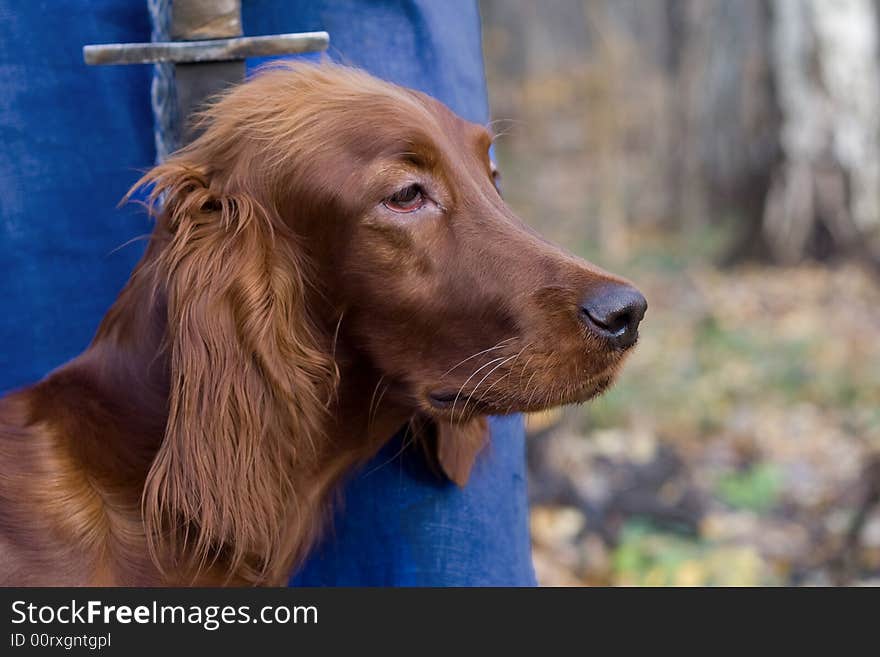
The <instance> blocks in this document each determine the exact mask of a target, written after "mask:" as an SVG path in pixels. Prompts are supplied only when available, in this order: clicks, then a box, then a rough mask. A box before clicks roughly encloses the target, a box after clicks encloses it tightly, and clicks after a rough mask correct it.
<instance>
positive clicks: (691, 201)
mask: <svg viewBox="0 0 880 657" xmlns="http://www.w3.org/2000/svg"><path fill="white" fill-rule="evenodd" d="M480 5H481V11H482V14H483V29H484V48H485V57H486V67H487V76H488V82H489V90H490V97H491V105H492V110H493V115H494V116H495V117H496V118H499V119H502V120H498V121H496V122H495V123H494V124H493V128H494V131H495V132H496V134H498V135H499V137H498V139H497V141H496V145H495V148H496V157H497V159H498V161H499V166H500V169H501V174H502V181H501V184H502V189H503V193H504V195H505V197H506V198H507V200H508V202H509V203H510V204H511V205H512V206H513V207H514V208H515V209H516V210H517V211H518V212H519V213H520V214H521V215H522V216H523V217H524V218H525V219H526V220H527V221H528V222H529V223H531V224H532V225H534V226H536V227H537V228H538V229H540V230H541V231H542V232H544V234H546V235H547V236H548V237H550V238H552V239H554V240H555V241H557V242H559V243H561V244H563V245H565V246H567V247H568V248H569V249H570V250H572V251H575V252H577V253H578V254H579V255H582V256H585V257H587V258H589V259H590V260H592V261H594V262H596V263H597V264H599V265H601V266H603V267H605V268H607V269H610V270H612V271H614V272H616V273H620V274H622V275H624V276H626V277H628V278H630V279H631V280H633V281H634V282H635V283H636V284H637V285H638V286H639V287H640V288H641V289H642V291H643V292H644V293H645V295H646V297H647V298H648V302H649V310H648V315H647V317H646V319H645V322H644V323H643V324H642V327H643V329H642V339H641V341H640V344H639V346H638V347H637V349H636V351H635V353H634V354H633V355H632V356H631V358H630V361H629V363H628V366H627V367H626V368H625V370H624V372H623V374H622V376H621V378H620V380H619V383H618V384H617V386H616V387H615V388H614V389H613V390H612V391H611V392H609V393H608V394H606V395H605V396H604V397H603V398H601V399H600V400H597V401H595V402H592V403H590V404H587V405H585V406H582V407H578V408H570V409H566V410H564V411H563V412H561V413H555V414H554V413H551V414H545V415H542V416H533V417H530V418H529V427H530V431H531V433H532V434H533V436H532V439H531V440H530V441H529V467H530V495H531V497H532V503H533V507H532V509H533V510H532V518H531V523H532V537H533V545H534V552H535V564H536V568H537V571H538V577H539V580H540V582H541V583H542V584H545V585H568V584H573V585H579V584H646V585H711V584H722V585H759V584H796V585H800V584H803V585H811V584H815V585H837V584H880V504H878V501H880V46H878V34H880V0H737V1H736V2H732V1H729V0H651V1H650V2H645V1H643V0H582V1H581V0H545V1H543V2H531V1H529V0H481V2H480ZM504 119H510V120H504Z"/></svg>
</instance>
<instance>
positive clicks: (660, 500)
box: [529, 242, 880, 585]
mask: <svg viewBox="0 0 880 657" xmlns="http://www.w3.org/2000/svg"><path fill="white" fill-rule="evenodd" d="M634 253H635V255H633V256H632V257H630V258H629V259H628V260H627V261H626V262H621V263H613V264H610V263H602V264H603V265H608V266H609V268H611V269H613V270H614V271H616V272H620V273H622V274H624V275H626V276H627V277H629V278H631V279H632V280H634V281H635V282H636V283H637V284H638V285H639V287H640V288H641V289H642V290H643V291H644V293H645V296H646V297H647V298H648V300H649V311H648V315H647V317H646V319H645V322H644V323H643V329H642V338H641V340H640V343H639V345H638V347H637V349H636V351H635V353H634V354H633V355H632V356H631V358H630V360H629V362H628V364H627V366H626V368H625V369H624V371H623V373H622V376H621V377H620V379H619V381H618V383H617V385H616V386H615V388H614V389H612V390H611V391H610V392H609V393H607V394H606V395H605V396H604V397H603V398H601V399H599V400H597V401H594V402H592V403H590V404H587V405H584V406H581V407H577V408H570V409H567V410H565V411H564V412H563V413H562V416H561V418H560V417H554V416H550V417H540V416H538V417H532V418H530V420H529V421H530V426H531V428H532V431H533V433H535V434H538V435H535V436H533V437H532V438H531V439H530V442H529V451H530V454H529V458H530V468H531V480H530V487H531V495H532V498H533V500H532V501H533V507H532V509H533V510H532V518H531V520H532V537H533V545H534V556H535V565H536V569H537V572H538V577H539V581H540V582H541V583H542V584H545V585H568V584H574V585H579V584H615V585H616V584H624V585H714V584H718V585H764V584H804V585H809V584H841V583H873V584H877V583H880V506H875V507H871V508H869V507H868V506H867V505H866V504H865V500H866V497H867V496H868V495H869V493H870V488H871V486H872V485H875V486H877V485H878V484H877V482H878V479H880V461H878V456H877V455H878V454H880V283H878V279H877V278H876V276H873V275H872V274H871V273H869V272H867V271H865V270H863V269H860V268H858V267H857V266H854V265H840V266H827V265H820V264H814V265H803V266H799V267H796V268H775V267H764V266H759V265H741V266H738V267H735V268H731V269H720V268H718V267H715V266H713V265H712V264H710V260H709V259H708V258H704V257H685V256H684V255H682V254H686V253H688V247H687V245H683V244H681V243H676V242H668V243H666V244H662V243H657V242H655V243H653V245H649V246H645V245H642V246H641V247H640V248H638V249H636V250H635V252H634ZM548 425H552V427H553V428H550V429H548V428H547V427H548ZM872 471H873V472H872ZM860 514H861V516H863V517H860Z"/></svg>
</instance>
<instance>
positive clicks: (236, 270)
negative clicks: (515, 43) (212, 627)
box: [0, 65, 645, 586]
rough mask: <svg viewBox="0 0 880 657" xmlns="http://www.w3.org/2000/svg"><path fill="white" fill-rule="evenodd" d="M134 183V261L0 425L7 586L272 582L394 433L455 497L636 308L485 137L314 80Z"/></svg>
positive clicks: (360, 88) (259, 87)
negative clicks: (562, 237)
mask: <svg viewBox="0 0 880 657" xmlns="http://www.w3.org/2000/svg"><path fill="white" fill-rule="evenodd" d="M202 129H203V131H204V132H203V134H202V136H201V137H199V138H198V139H197V140H196V141H195V142H194V143H192V144H191V145H190V146H188V147H186V148H184V149H183V150H181V151H179V152H178V153H176V154H175V155H174V156H173V157H172V158H171V159H169V160H168V161H167V162H165V163H164V164H162V165H160V166H158V167H156V168H155V169H153V170H152V171H151V172H149V173H148V174H147V175H146V176H145V177H144V178H143V179H142V180H141V181H140V182H139V183H138V186H146V187H149V188H151V201H152V202H151V206H152V207H153V208H154V209H155V210H156V217H157V223H156V228H155V231H154V233H153V236H152V239H151V241H150V244H149V247H148V249H147V252H146V254H145V255H144V257H143V259H142V261H141V262H140V264H139V265H138V266H137V268H136V270H135V271H134V273H133V274H132V276H131V279H130V281H129V282H128V284H127V286H126V287H125V289H124V290H123V292H122V293H121V294H120V296H119V299H118V300H117V301H116V303H115V304H114V305H113V307H112V308H111V309H110V311H109V312H108V313H107V316H106V317H105V318H104V320H103V322H102V323H101V326H100V328H99V329H98V332H97V334H96V336H95V338H94V341H93V342H92V344H91V345H90V346H89V348H88V349H87V350H86V351H85V352H84V353H83V354H82V355H80V356H79V357H78V358H76V359H75V360H73V361H72V362H70V363H68V364H67V365H65V366H63V367H62V368H60V369H58V370H56V371H55V372H53V373H52V374H50V375H49V376H48V377H47V378H46V379H45V380H43V381H42V382H40V383H38V384H36V385H34V386H33V387H30V388H27V389H25V390H22V391H19V392H17V393H14V394H12V395H10V396H8V397H6V398H5V399H3V400H2V401H0V581H2V583H4V584H19V585H38V584H43V585H80V584H94V585H108V584H112V585H131V586H141V585H169V584H170V585H176V584H222V583H239V584H241V583H250V584H280V583H283V582H284V581H286V578H287V576H288V574H289V573H290V571H291V569H292V568H293V567H295V566H296V565H297V564H298V563H300V562H301V560H302V559H303V557H304V556H305V555H306V553H307V551H308V549H309V548H310V547H311V546H312V545H313V543H314V541H315V539H316V537H317V536H318V534H319V532H320V529H321V526H322V524H323V523H324V521H325V519H326V516H327V510H328V507H329V506H330V502H331V500H332V497H333V492H334V491H335V490H336V489H337V487H338V484H339V482H340V480H341V479H342V478H343V477H344V476H345V475H346V473H348V472H350V471H351V470H352V469H353V468H354V467H355V466H357V465H359V464H361V463H363V462H364V461H365V460H367V459H369V458H370V457H371V456H372V455H374V454H375V453H376V452H377V450H378V449H379V448H380V447H381V446H382V444H383V442H384V441H386V440H387V439H388V438H389V437H390V436H392V435H393V434H394V433H395V431H396V430H397V429H399V428H400V427H402V426H404V425H406V423H408V422H409V423H411V424H412V425H413V426H414V427H418V428H420V429H421V431H422V433H423V434H426V435H427V434H430V436H431V441H432V444H433V442H434V441H435V442H436V445H437V449H438V458H439V462H440V464H441V466H442V467H443V469H444V470H445V471H446V472H447V474H448V475H449V476H450V477H451V478H452V479H453V480H455V481H456V482H458V483H460V484H464V482H465V481H466V479H467V476H468V473H469V471H470V467H471V464H472V462H473V460H474V458H475V457H476V454H477V453H478V452H479V450H480V448H481V447H482V446H483V443H484V441H485V427H486V424H485V419H484V417H485V416H486V415H487V414H493V413H496V414H497V413H507V412H512V411H526V410H534V409H541V408H546V407H548V406H554V405H558V404H565V403H569V402H580V401H584V400H586V399H588V398H590V397H593V396H594V395H596V394H598V393H600V392H601V391H602V390H604V389H605V388H606V387H607V386H608V385H609V384H610V382H611V381H612V379H613V377H614V375H615V372H616V370H617V368H618V366H619V365H620V363H621V361H622V360H623V356H624V354H625V352H626V351H627V350H628V349H629V348H630V347H631V346H632V345H633V344H634V343H635V341H636V336H637V328H638V324H639V321H640V320H641V319H642V316H643V314H644V312H645V300H644V298H643V297H642V296H641V295H640V294H639V293H638V292H637V291H636V290H634V289H633V288H632V287H630V286H629V285H628V284H627V283H625V282H624V281H623V280H621V279H619V278H616V277H613V276H610V275H609V274H607V273H605V272H603V271H601V270H599V269H597V268H595V267H593V266H591V265H589V264H587V263H586V262H583V261H581V260H579V259H577V258H574V257H572V256H571V255H568V254H566V253H564V252H562V251H560V250H559V249H558V248H556V247H554V246H552V245H550V244H548V243H547V242H545V241H544V240H542V239H541V238H540V237H539V236H537V235H536V234H535V233H534V232H532V231H531V230H530V229H529V228H528V227H526V226H525V225H523V224H522V222H521V221H520V220H519V219H517V218H516V217H515V216H514V215H513V214H512V213H511V211H510V210H509V209H508V208H507V206H506V205H505V204H504V202H503V201H502V200H501V197H500V196H499V195H498V193H497V191H496V189H495V186H494V184H493V176H494V171H493V168H492V164H491V162H490V161H489V155H488V149H489V145H490V141H491V138H490V136H489V134H488V133H487V132H486V130H485V129H483V128H482V127H481V126H478V125H473V124H471V123H468V122H466V121H463V120H462V119H460V118H458V117H456V116H455V115H454V114H453V113H452V112H450V111H449V110H448V109H447V108H446V107H444V106H443V105H441V104H440V103H438V102H437V101H435V100H433V99H431V98H429V97H427V96H425V95H423V94H420V93H416V92H414V91H409V90H406V89H402V88H399V87H396V86H393V85H391V84H388V83H385V82H382V81H379V80H377V79H375V78H372V77H370V76H368V75H366V74H365V73H362V72H358V71H355V70H351V69H347V68H342V67H337V66H331V65H322V66H306V65H295V66H285V67H281V68H275V69H272V70H268V71H266V72H264V73H263V74H262V75H259V76H257V77H256V78H255V79H253V80H251V81H249V82H247V83H245V84H243V85H241V86H240V87H238V88H236V89H234V90H233V91H232V92H231V93H229V94H228V95H226V96H225V97H224V98H222V99H221V100H220V101H219V102H218V103H216V104H215V105H214V106H213V107H212V108H211V109H210V110H209V111H208V112H207V113H206V114H205V115H204V117H203V118H202Z"/></svg>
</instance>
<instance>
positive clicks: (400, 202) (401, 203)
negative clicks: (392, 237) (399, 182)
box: [382, 185, 425, 212]
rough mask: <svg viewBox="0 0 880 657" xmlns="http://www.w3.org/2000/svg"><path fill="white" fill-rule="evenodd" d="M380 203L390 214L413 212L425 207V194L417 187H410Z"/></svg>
mask: <svg viewBox="0 0 880 657" xmlns="http://www.w3.org/2000/svg"><path fill="white" fill-rule="evenodd" d="M382 203H383V205H384V206H385V207H386V208H388V209H389V210H391V211H392V212H415V211H416V210H418V209H420V208H421V207H422V206H423V205H425V194H424V193H423V192H422V188H421V187H420V186H419V185H410V186H409V187H404V188H403V189H401V190H400V191H399V192H397V193H395V194H393V195H391V196H389V197H388V198H386V199H385V200H384V201H383V202H382Z"/></svg>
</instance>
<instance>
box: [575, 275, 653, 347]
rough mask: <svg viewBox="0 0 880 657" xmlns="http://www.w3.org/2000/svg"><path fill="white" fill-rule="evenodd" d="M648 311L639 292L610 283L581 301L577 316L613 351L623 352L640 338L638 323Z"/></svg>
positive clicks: (627, 286) (625, 286) (646, 304)
mask: <svg viewBox="0 0 880 657" xmlns="http://www.w3.org/2000/svg"><path fill="white" fill-rule="evenodd" d="M647 309H648V302H647V301H645V297H643V296H642V295H641V293H640V292H639V291H638V290H636V289H635V288H632V287H630V286H629V285H623V284H621V283H609V284H607V285H603V286H602V287H601V288H600V289H598V290H596V291H594V292H592V293H591V294H590V296H589V297H587V298H586V299H585V300H584V302H583V303H582V304H581V309H580V314H581V318H582V319H583V320H584V322H585V323H586V324H587V325H588V326H589V327H590V329H591V330H592V331H593V332H594V333H597V334H598V335H600V336H602V337H603V338H605V339H607V340H609V341H610V342H611V343H612V344H613V345H614V346H615V347H618V348H620V349H626V348H627V347H631V346H632V345H633V344H635V341H636V339H637V338H638V337H639V322H641V321H642V318H643V317H644V316H645V311H646V310H647Z"/></svg>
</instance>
